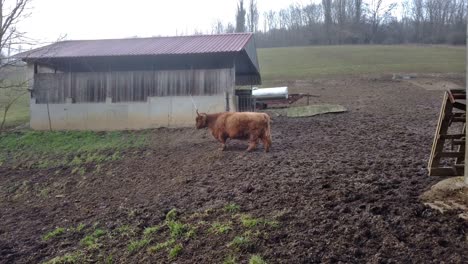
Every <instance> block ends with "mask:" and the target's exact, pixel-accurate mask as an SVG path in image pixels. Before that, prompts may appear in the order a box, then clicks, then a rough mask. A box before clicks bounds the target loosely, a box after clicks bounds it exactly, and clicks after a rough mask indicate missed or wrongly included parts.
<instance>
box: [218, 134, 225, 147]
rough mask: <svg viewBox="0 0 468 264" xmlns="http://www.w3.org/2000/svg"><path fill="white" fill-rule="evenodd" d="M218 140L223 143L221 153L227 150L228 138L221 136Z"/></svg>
mask: <svg viewBox="0 0 468 264" xmlns="http://www.w3.org/2000/svg"><path fill="white" fill-rule="evenodd" d="M218 140H219V142H221V144H222V145H221V149H220V150H221V151H224V150H226V140H227V137H226V136H225V135H219V136H218Z"/></svg>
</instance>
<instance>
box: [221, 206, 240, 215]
mask: <svg viewBox="0 0 468 264" xmlns="http://www.w3.org/2000/svg"><path fill="white" fill-rule="evenodd" d="M224 211H226V212H228V213H231V214H233V213H237V212H239V211H240V206H239V205H238V204H235V203H230V204H228V205H226V206H224Z"/></svg>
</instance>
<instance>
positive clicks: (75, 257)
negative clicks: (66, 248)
mask: <svg viewBox="0 0 468 264" xmlns="http://www.w3.org/2000/svg"><path fill="white" fill-rule="evenodd" d="M82 257H83V255H82V253H81V252H75V253H71V254H65V255H64V256H60V257H55V258H53V259H51V260H49V261H46V262H44V264H72V263H81V259H82Z"/></svg>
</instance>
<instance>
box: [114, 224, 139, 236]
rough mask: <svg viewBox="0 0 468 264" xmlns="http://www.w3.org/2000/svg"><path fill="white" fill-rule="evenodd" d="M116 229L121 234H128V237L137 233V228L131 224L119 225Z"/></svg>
mask: <svg viewBox="0 0 468 264" xmlns="http://www.w3.org/2000/svg"><path fill="white" fill-rule="evenodd" d="M116 230H117V232H118V233H119V234H120V235H122V236H126V237H130V236H134V235H135V233H136V232H135V229H134V228H133V227H131V226H129V225H122V226H119V227H118V228H117V229H116Z"/></svg>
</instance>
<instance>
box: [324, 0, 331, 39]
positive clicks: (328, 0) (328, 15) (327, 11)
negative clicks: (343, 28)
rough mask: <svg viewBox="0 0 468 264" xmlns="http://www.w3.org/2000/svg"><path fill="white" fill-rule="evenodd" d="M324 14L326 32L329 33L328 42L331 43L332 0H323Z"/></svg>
mask: <svg viewBox="0 0 468 264" xmlns="http://www.w3.org/2000/svg"><path fill="white" fill-rule="evenodd" d="M322 7H323V14H324V16H325V21H324V23H325V34H326V35H327V40H328V44H331V32H330V31H331V26H332V22H333V21H332V1H331V0H322Z"/></svg>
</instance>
